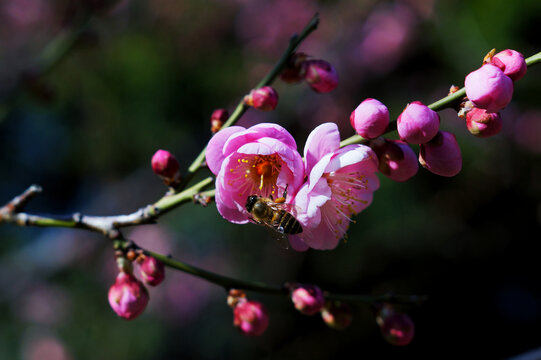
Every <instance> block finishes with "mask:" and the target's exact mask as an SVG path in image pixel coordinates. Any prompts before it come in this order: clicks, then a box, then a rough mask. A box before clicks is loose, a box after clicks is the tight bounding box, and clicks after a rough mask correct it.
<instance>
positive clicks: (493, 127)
mask: <svg viewBox="0 0 541 360" xmlns="http://www.w3.org/2000/svg"><path fill="white" fill-rule="evenodd" d="M466 126H467V127H468V131H469V132H470V133H472V134H473V135H475V136H478V137H481V138H485V137H489V136H493V135H496V134H498V133H499V132H500V130H501V129H502V118H501V117H500V113H488V112H487V111H486V110H484V109H478V108H473V109H471V110H470V111H468V113H467V114H466Z"/></svg>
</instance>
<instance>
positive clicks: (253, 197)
mask: <svg viewBox="0 0 541 360" xmlns="http://www.w3.org/2000/svg"><path fill="white" fill-rule="evenodd" d="M257 199H259V196H257V195H250V196H248V199H246V210H247V211H248V212H252V209H253V208H254V204H255V203H256V201H257Z"/></svg>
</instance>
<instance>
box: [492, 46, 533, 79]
mask: <svg viewBox="0 0 541 360" xmlns="http://www.w3.org/2000/svg"><path fill="white" fill-rule="evenodd" d="M491 62H492V64H493V65H496V66H497V67H499V68H500V69H501V70H502V71H503V73H504V74H505V75H507V76H509V77H510V78H511V80H513V81H517V80H519V79H521V78H522V77H523V76H524V75H526V70H527V69H528V66H527V65H526V61H525V60H524V56H523V55H522V54H521V53H519V52H518V51H515V50H511V49H507V50H503V51H500V52H499V53H497V54H496V55H494V56H493V57H492V61H491Z"/></svg>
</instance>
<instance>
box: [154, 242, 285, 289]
mask: <svg viewBox="0 0 541 360" xmlns="http://www.w3.org/2000/svg"><path fill="white" fill-rule="evenodd" d="M144 253H145V254H146V255H148V256H152V257H154V258H156V259H158V260H160V261H161V262H163V263H164V264H165V265H166V266H168V267H171V268H173V269H177V270H180V271H182V272H185V273H188V274H191V275H194V276H197V277H199V278H202V279H205V280H207V281H210V282H212V283H214V284H217V285H220V286H222V287H223V288H224V289H226V290H229V289H243V290H251V291H257V292H262V293H267V294H285V293H287V289H285V288H283V287H274V286H269V285H267V284H264V283H260V282H252V281H244V280H239V279H235V278H231V277H227V276H223V275H220V274H216V273H213V272H210V271H207V270H204V269H200V268H197V267H195V266H192V265H188V264H185V263H183V262H180V261H178V260H174V259H172V258H170V257H168V256H165V255H162V254H158V253H155V252H152V251H148V250H144Z"/></svg>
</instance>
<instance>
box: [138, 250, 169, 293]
mask: <svg viewBox="0 0 541 360" xmlns="http://www.w3.org/2000/svg"><path fill="white" fill-rule="evenodd" d="M140 270H141V278H142V279H143V281H144V282H145V283H146V284H148V285H152V286H156V285H158V284H160V283H161V282H162V281H163V279H164V278H165V265H164V264H163V263H162V262H161V261H160V260H157V259H156V258H154V257H152V256H145V259H144V260H143V262H142V263H141V267H140Z"/></svg>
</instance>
